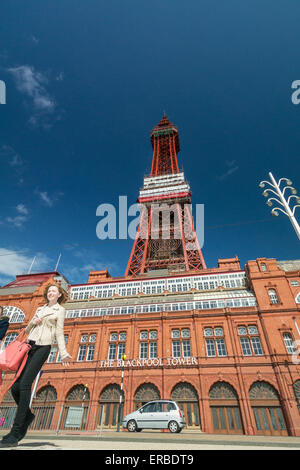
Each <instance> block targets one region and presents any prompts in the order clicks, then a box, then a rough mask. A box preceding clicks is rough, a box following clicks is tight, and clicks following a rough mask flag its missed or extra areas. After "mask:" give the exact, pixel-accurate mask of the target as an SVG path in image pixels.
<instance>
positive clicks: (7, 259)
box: [0, 248, 52, 284]
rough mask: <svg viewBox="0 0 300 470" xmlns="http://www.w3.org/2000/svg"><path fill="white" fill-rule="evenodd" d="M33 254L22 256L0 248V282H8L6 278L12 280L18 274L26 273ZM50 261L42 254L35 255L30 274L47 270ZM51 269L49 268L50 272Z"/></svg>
mask: <svg viewBox="0 0 300 470" xmlns="http://www.w3.org/2000/svg"><path fill="white" fill-rule="evenodd" d="M34 256H35V255H34V254H31V255H28V254H22V253H20V252H18V251H13V250H8V249H6V248H0V276H1V278H0V282H1V283H2V284H4V283H7V282H10V281H9V279H7V280H6V279H5V277H7V278H14V277H15V276H17V275H19V274H25V273H27V272H28V270H29V268H30V266H31V263H32V261H33V258H34ZM50 262H51V260H50V259H49V258H48V257H47V256H46V255H44V254H43V253H37V254H36V259H35V262H34V264H33V266H32V271H31V272H43V271H45V270H47V269H48V266H49V263H50ZM51 269H52V268H50V270H51ZM12 280H13V279H12Z"/></svg>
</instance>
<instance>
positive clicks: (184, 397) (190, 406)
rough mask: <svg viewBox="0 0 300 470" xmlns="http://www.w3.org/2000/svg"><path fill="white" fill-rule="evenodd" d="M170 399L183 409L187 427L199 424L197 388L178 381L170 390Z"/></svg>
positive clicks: (194, 426)
mask: <svg viewBox="0 0 300 470" xmlns="http://www.w3.org/2000/svg"><path fill="white" fill-rule="evenodd" d="M171 399H172V400H174V401H176V402H177V403H178V405H179V407H180V409H181V410H182V411H183V414H184V416H185V421H186V427H187V428H196V427H199V426H200V415H199V397H198V392H197V390H196V389H195V388H194V387H193V385H191V384H190V383H188V382H180V383H178V384H177V385H175V387H173V389H172V391H171Z"/></svg>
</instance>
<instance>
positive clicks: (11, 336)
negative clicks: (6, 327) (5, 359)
mask: <svg viewBox="0 0 300 470" xmlns="http://www.w3.org/2000/svg"><path fill="white" fill-rule="evenodd" d="M18 335H19V333H8V334H7V335H6V337H5V339H4V343H3V344H2V347H1V350H3V349H5V348H6V346H8V345H9V343H11V342H12V341H13V340H14V339H16V337H17V336H18Z"/></svg>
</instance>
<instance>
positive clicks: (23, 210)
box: [16, 204, 28, 215]
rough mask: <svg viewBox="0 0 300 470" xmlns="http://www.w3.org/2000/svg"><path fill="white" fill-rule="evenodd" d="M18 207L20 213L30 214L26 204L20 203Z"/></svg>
mask: <svg viewBox="0 0 300 470" xmlns="http://www.w3.org/2000/svg"><path fill="white" fill-rule="evenodd" d="M16 209H17V211H18V212H20V214H26V215H27V214H28V209H27V207H25V206H24V204H18V205H17V207H16Z"/></svg>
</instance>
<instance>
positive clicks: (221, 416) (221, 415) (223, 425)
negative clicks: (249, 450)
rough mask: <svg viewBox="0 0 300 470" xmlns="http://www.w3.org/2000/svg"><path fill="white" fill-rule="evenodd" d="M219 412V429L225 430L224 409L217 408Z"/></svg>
mask: <svg viewBox="0 0 300 470" xmlns="http://www.w3.org/2000/svg"><path fill="white" fill-rule="evenodd" d="M219 412H220V421H221V429H226V422H225V415H224V408H219Z"/></svg>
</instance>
